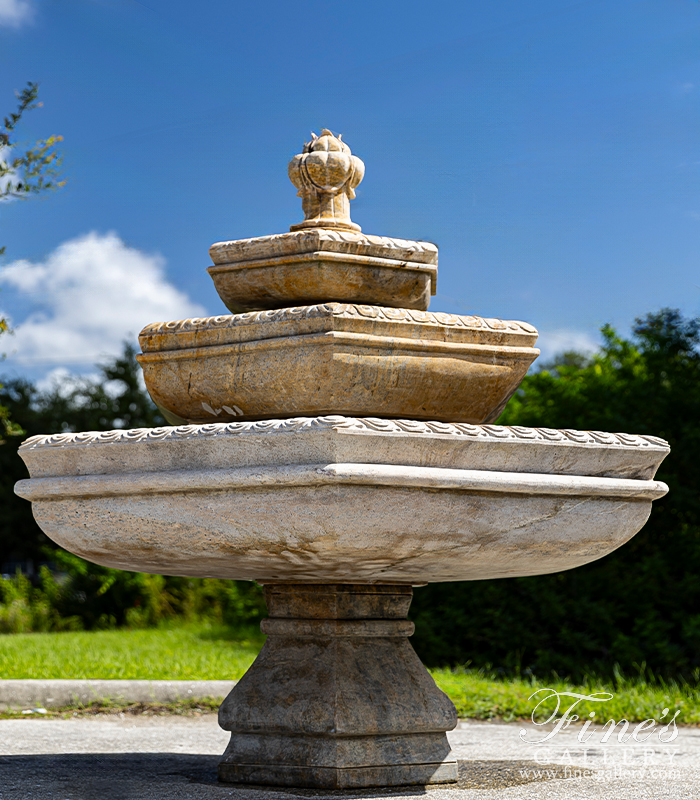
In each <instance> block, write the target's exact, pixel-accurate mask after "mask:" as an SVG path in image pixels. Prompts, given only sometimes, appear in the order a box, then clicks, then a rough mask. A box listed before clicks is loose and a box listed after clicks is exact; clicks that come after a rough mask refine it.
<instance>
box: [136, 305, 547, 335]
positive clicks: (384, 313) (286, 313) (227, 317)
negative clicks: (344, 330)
mask: <svg viewBox="0 0 700 800" xmlns="http://www.w3.org/2000/svg"><path fill="white" fill-rule="evenodd" d="M330 316H332V317H350V318H354V319H358V318H365V319H377V320H382V321H386V322H405V323H410V324H415V323H418V324H420V325H435V326H444V327H448V328H471V329H474V330H489V331H497V332H504V333H511V332H516V333H529V334H533V335H536V334H537V329H536V328H534V327H533V326H532V325H530V324H529V323H527V322H518V321H517V320H501V319H489V318H485V317H476V316H460V315H458V314H445V313H442V312H430V311H418V310H415V309H407V308H385V307H383V306H366V305H358V304H353V303H322V304H318V305H312V306H297V307H294V308H279V309H272V310H269V311H249V312H247V313H245V314H221V315H219V316H216V317H193V318H192V319H179V320H172V321H170V322H153V323H151V324H150V325H146V327H145V328H144V329H143V330H142V331H141V333H140V336H149V335H151V334H154V333H179V332H183V333H184V332H186V331H187V332H188V331H195V330H196V331H201V330H208V329H215V328H235V327H238V326H241V325H259V324H264V323H266V322H289V321H292V320H299V319H313V318H315V317H330Z"/></svg>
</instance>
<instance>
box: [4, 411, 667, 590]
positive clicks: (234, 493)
mask: <svg viewBox="0 0 700 800" xmlns="http://www.w3.org/2000/svg"><path fill="white" fill-rule="evenodd" d="M412 426H413V429H412ZM439 431H442V433H441V432H439ZM577 439H578V441H577ZM387 452H392V453H393V463H390V464H389V463H381V455H382V454H383V453H387ZM667 452H668V448H667V446H666V445H665V443H663V442H661V441H660V440H657V439H654V438H653V437H627V436H624V435H619V436H613V435H610V434H599V433H578V432H573V431H570V432H556V431H546V430H540V431H537V430H529V429H523V428H519V429H507V428H506V429H504V428H498V427H496V426H482V427H478V426H473V427H472V426H450V425H444V426H441V424H440V423H433V424H432V425H427V424H425V425H422V426H421V424H420V423H412V422H404V423H392V422H391V421H385V420H377V421H372V420H347V419H343V418H337V417H336V418H330V419H326V420H323V419H315V420H314V419H311V420H288V421H280V422H276V423H248V424H246V423H237V424H236V423H233V424H232V425H209V426H190V427H184V428H182V429H177V428H174V429H160V430H158V429H155V430H152V431H136V432H125V431H120V432H112V433H111V434H110V433H107V434H92V435H91V434H65V435H59V436H57V437H46V438H44V439H41V438H38V437H35V438H34V439H33V440H30V441H29V442H28V443H27V444H26V445H24V446H23V447H22V448H21V450H20V454H21V455H22V456H23V458H24V459H25V461H26V463H27V465H28V467H29V470H30V473H31V474H32V475H33V476H35V477H33V478H32V479H31V480H29V481H21V482H20V483H19V484H18V486H17V491H18V493H19V494H20V495H22V496H24V497H27V498H28V499H32V501H33V503H34V514H35V517H36V519H37V521H38V523H39V525H40V526H41V527H42V528H43V529H44V530H45V531H46V533H47V534H48V535H49V536H50V537H51V538H52V539H54V541H56V542H57V543H58V544H60V545H61V546H63V547H66V548H67V549H68V550H71V551H72V552H75V553H77V554H79V555H81V556H83V557H85V558H88V559H89V560H92V561H96V562H97V563H101V564H105V565H108V566H113V567H118V568H123V569H137V570H142V571H146V572H162V573H165V574H176V575H209V576H212V577H214V576H215V577H222V578H238V579H255V580H259V581H262V582H306V581H310V582H317V583H329V582H358V583H424V582H431V581H453V580H478V579H483V578H491V577H512V576H517V575H535V574H542V573H547V572H556V571H560V570H564V569H570V568H572V567H576V566H580V565H582V564H585V563H587V562H589V561H592V560H594V559H596V558H600V557H601V556H603V555H605V554H607V553H609V552H611V551H612V550H614V549H615V548H616V547H619V546H620V545H622V544H624V543H625V542H626V541H627V540H628V539H629V538H630V537H631V536H633V535H634V534H635V533H636V532H637V531H638V530H639V529H640V528H641V527H642V526H643V524H644V522H645V521H646V519H647V517H648V514H649V511H650V508H651V502H652V500H653V499H655V498H657V497H660V496H662V495H663V494H664V493H665V491H666V487H665V486H664V484H660V483H658V482H656V481H654V480H653V479H652V478H653V473H654V472H655V470H656V467H657V466H658V464H659V463H660V461H661V460H662V459H663V457H664V456H665V455H666V454H667ZM329 455H332V456H334V457H335V460H333V461H330V459H327V458H324V456H329ZM339 456H340V458H339ZM579 460H580V467H581V469H579V470H578V473H579V474H578V475H577V474H576V473H577V470H576V465H577V463H578V461H579ZM236 464H239V465H240V466H235V465H236ZM244 465H245V466H244ZM465 467H466V468H465ZM584 472H588V474H587V475H585V474H582V473H584ZM622 476H624V477H622Z"/></svg>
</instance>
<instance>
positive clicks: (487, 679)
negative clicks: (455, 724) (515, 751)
mask: <svg viewBox="0 0 700 800" xmlns="http://www.w3.org/2000/svg"><path fill="white" fill-rule="evenodd" d="M430 672H431V674H432V676H433V678H435V682H436V683H437V685H438V686H439V687H440V688H441V689H442V690H443V691H444V692H445V693H446V694H448V695H449V697H450V699H451V700H452V702H453V703H454V704H455V706H456V707H457V712H458V713H459V716H460V717H463V718H464V717H471V718H473V719H493V718H500V719H503V720H504V721H506V722H509V721H511V720H515V719H527V718H529V717H530V715H531V714H532V711H533V708H534V706H535V705H536V704H537V702H538V701H539V700H541V699H542V698H544V697H545V696H546V695H547V693H546V692H542V693H540V694H539V695H538V697H537V698H536V699H534V700H531V699H530V697H531V696H532V695H533V693H534V692H536V691H537V690H538V689H555V690H556V691H557V692H576V693H579V694H586V695H591V694H594V693H596V692H610V693H611V694H612V695H613V697H612V698H611V699H610V700H605V702H581V703H580V704H578V705H577V706H576V708H575V713H577V714H578V715H579V718H581V719H585V718H587V717H588V714H589V713H590V712H591V711H593V712H595V715H596V716H595V717H594V718H593V719H594V721H595V722H605V721H607V720H609V719H610V718H611V717H612V718H614V719H616V720H619V719H623V718H624V719H628V720H629V721H630V722H634V721H640V722H641V721H642V720H645V719H657V720H658V719H659V718H660V716H661V713H662V711H663V709H665V708H668V709H670V713H669V715H668V717H670V716H672V715H673V714H675V712H676V711H677V710H678V709H681V713H680V715H679V716H678V718H677V722H678V723H679V724H686V725H697V724H700V684H699V683H698V682H694V683H693V684H692V685H691V684H688V683H686V682H677V681H661V680H657V681H650V680H648V679H646V678H644V677H636V678H623V677H618V678H617V679H616V680H614V681H603V680H597V679H594V678H593V679H590V680H589V681H587V682H586V683H585V684H573V683H568V682H566V681H562V680H559V679H555V678H550V679H535V678H500V677H496V676H494V675H491V674H489V673H488V672H485V671H482V670H470V669H458V670H449V669H434V670H431V671H430ZM561 702H562V705H561V709H560V712H559V713H560V714H561V713H562V712H563V711H564V710H565V709H566V708H567V707H568V705H569V704H570V703H573V702H574V700H573V699H572V700H566V698H563V699H562V701H561ZM553 709H554V702H553V701H548V702H546V703H543V705H542V706H541V710H542V712H543V713H542V714H538V719H540V720H543V719H546V718H547V717H548V716H549V715H550V714H551V712H552V710H553ZM668 717H667V719H668Z"/></svg>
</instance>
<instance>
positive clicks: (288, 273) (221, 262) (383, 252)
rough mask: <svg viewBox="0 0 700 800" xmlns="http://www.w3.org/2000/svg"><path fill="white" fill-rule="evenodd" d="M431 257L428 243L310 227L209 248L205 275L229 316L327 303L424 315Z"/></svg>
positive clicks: (433, 276) (431, 284)
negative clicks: (210, 263)
mask: <svg viewBox="0 0 700 800" xmlns="http://www.w3.org/2000/svg"><path fill="white" fill-rule="evenodd" d="M437 252H438V251H437V247H435V245H433V244H430V243H429V242H411V241H407V240H404V239H390V238H388V237H384V236H368V235H366V234H361V233H359V232H357V231H350V230H334V229H324V228H311V229H304V230H300V231H295V232H292V233H286V234H280V235H273V236H261V237H258V238H255V239H243V240H239V241H233V242H219V243H217V244H214V245H212V247H211V248H210V250H209V254H210V256H211V258H212V261H213V262H214V266H212V267H209V268H208V270H207V271H208V273H209V275H210V276H211V278H212V280H213V281H214V286H215V287H216V291H217V292H218V293H219V296H220V297H221V299H222V300H223V302H224V305H226V307H227V308H228V309H229V310H230V311H233V312H235V313H239V312H243V311H253V310H258V309H269V308H286V307H288V306H298V305H310V304H312V303H324V302H330V301H336V302H344V303H370V304H373V305H386V306H392V307H400V308H415V309H422V310H425V309H427V308H428V305H429V303H430V296H431V294H435V285H436V280H437Z"/></svg>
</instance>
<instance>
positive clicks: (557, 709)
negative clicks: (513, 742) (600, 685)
mask: <svg viewBox="0 0 700 800" xmlns="http://www.w3.org/2000/svg"><path fill="white" fill-rule="evenodd" d="M613 696H614V695H612V694H611V693H610V692H595V693H593V694H579V693H577V692H558V691H557V690H556V689H549V688H545V689H538V690H537V691H536V692H534V694H532V695H530V698H529V699H530V700H534V699H537V704H536V705H535V707H534V708H533V709H532V714H531V715H530V719H531V720H532V722H533V724H534V725H536V726H537V728H539V729H540V730H535V731H532V730H521V731H520V739H521V741H523V742H526V743H527V744H544V742H548V741H550V740H551V739H553V738H554V737H555V736H556V735H557V734H558V733H560V732H561V731H564V730H566V729H567V728H568V727H569V726H570V725H571V724H572V723H574V722H578V721H579V720H581V721H583V720H582V718H581V717H580V715H579V714H578V713H576V711H577V709H578V707H579V706H580V704H581V703H583V702H588V703H605V702H607V701H608V700H612V698H613ZM552 703H553V706H554V707H553V710H552V711H551V713H550V714H549V716H548V717H547V718H546V719H545V720H542V719H539V718H540V717H541V716H542V715H543V712H544V713H546V711H547V709H548V708H549V707H550V704H552ZM562 709H563V710H562ZM680 713H681V712H680V710H679V711H676V713H675V714H674V715H673V716H672V717H669V714H670V710H669V709H668V708H664V709H662V711H661V714H660V716H659V719H658V720H657V719H654V718H651V717H650V718H649V719H645V720H643V721H642V722H640V723H638V724H637V725H636V726H634V727H632V726H631V725H630V722H629V720H626V719H620V720H619V721H615V720H614V719H612V718H611V719H609V720H608V721H607V722H606V723H605V724H604V725H603V728H602V730H598V729H597V728H594V727H592V725H593V720H594V719H595V717H596V712H595V711H591V712H589V714H588V717H589V719H586V720H585V721H584V722H583V725H582V726H581V730H580V731H579V733H578V736H577V737H576V738H577V740H578V742H580V743H581V744H585V743H586V742H588V741H590V740H591V739H592V737H594V736H596V734H600V739H599V740H598V741H599V742H600V743H601V744H606V743H607V742H608V740H609V739H610V737H611V736H613V734H614V733H616V734H617V737H616V738H617V741H618V742H619V743H621V744H622V743H625V742H629V741H634V742H646V741H647V740H648V739H650V738H651V737H652V736H657V737H658V741H659V742H662V743H663V744H668V743H669V742H672V741H673V740H674V739H675V738H676V737H677V736H678V728H677V726H676V717H677V716H678V715H679V714H680ZM550 725H551V726H552V727H551V728H547V729H546V731H545V726H550ZM618 726H619V729H618ZM532 736H534V737H539V738H531V737H532Z"/></svg>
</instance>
